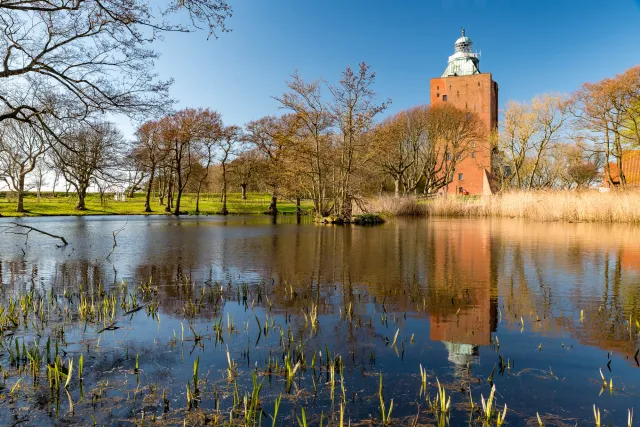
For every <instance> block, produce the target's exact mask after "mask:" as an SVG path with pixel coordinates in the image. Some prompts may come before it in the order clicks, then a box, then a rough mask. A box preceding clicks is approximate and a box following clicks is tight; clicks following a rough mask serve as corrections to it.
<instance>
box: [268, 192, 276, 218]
mask: <svg viewBox="0 0 640 427" xmlns="http://www.w3.org/2000/svg"><path fill="white" fill-rule="evenodd" d="M267 213H268V214H269V215H273V216H276V215H278V196H277V195H276V193H275V192H274V193H273V194H272V195H271V203H270V204H269V209H268V210H267Z"/></svg>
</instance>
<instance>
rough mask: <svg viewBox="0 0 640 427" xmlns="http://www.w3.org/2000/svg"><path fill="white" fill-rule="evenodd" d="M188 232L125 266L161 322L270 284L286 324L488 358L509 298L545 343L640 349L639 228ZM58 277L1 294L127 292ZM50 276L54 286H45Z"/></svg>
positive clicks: (60, 267) (437, 223)
mask: <svg viewBox="0 0 640 427" xmlns="http://www.w3.org/2000/svg"><path fill="white" fill-rule="evenodd" d="M175 227H178V225H176V224H172V225H171V228H175ZM179 229H180V230H179V232H175V230H174V231H172V232H171V233H167V234H166V236H164V235H162V233H161V232H160V231H158V230H157V229H155V230H154V231H153V232H152V231H146V232H145V233H155V234H153V236H155V237H153V238H152V237H150V236H149V237H148V238H141V239H140V242H139V251H138V253H136V255H135V256H132V257H131V259H129V260H127V262H129V263H130V265H129V270H128V271H131V273H130V276H131V277H128V278H127V279H128V280H129V282H130V283H132V284H137V283H140V282H146V281H148V280H149V279H150V278H151V279H152V280H153V283H154V285H155V286H158V288H159V292H160V294H159V299H160V301H161V304H162V305H161V310H167V311H170V312H176V311H179V310H181V309H182V305H183V301H184V300H185V299H188V298H192V297H194V295H192V293H193V290H192V287H191V286H187V284H189V283H195V284H198V285H203V284H204V286H211V285H213V284H214V283H216V282H217V283H221V284H224V285H225V286H226V284H227V283H229V282H232V283H233V284H234V286H237V285H239V284H240V283H242V282H243V281H248V282H251V283H259V282H260V281H261V280H264V281H265V284H268V285H269V286H271V281H270V279H271V278H273V280H274V283H273V286H272V289H270V292H271V294H272V297H273V301H272V302H273V304H274V310H276V311H277V312H280V313H293V314H301V313H302V310H304V309H305V307H307V306H308V303H309V301H310V300H313V301H315V302H316V303H317V304H318V310H319V313H320V314H321V315H322V314H337V313H339V312H341V313H343V314H344V313H346V312H347V310H348V309H349V307H351V310H352V315H353V316H354V318H364V317H366V316H370V315H371V312H372V310H376V312H382V311H383V310H386V311H388V312H395V313H400V314H402V313H405V312H406V313H407V314H408V315H409V316H423V315H427V314H428V315H429V317H430V320H431V322H430V324H431V331H430V333H431V338H432V339H434V340H442V341H448V342H451V343H454V344H456V345H463V344H469V345H474V346H477V345H487V344H489V342H490V340H491V332H492V331H495V329H496V324H497V317H498V315H497V311H498V298H497V297H498V295H500V297H501V299H502V301H501V305H500V307H501V310H502V311H503V312H502V315H503V320H504V321H505V325H506V324H509V323H513V324H514V327H519V319H520V316H523V317H525V318H526V319H527V323H528V324H531V325H532V326H531V327H532V328H535V330H538V331H542V332H545V331H546V332H549V333H551V332H557V331H569V332H570V333H571V334H572V335H573V336H575V337H576V338H578V339H579V340H581V341H583V342H587V343H590V344H594V345H598V346H600V347H602V348H607V349H608V348H614V349H619V350H620V351H625V352H630V351H631V352H633V351H634V350H632V347H634V346H635V345H636V344H635V343H636V340H635V339H630V337H629V333H628V328H625V327H623V324H624V322H628V319H629V316H630V315H632V314H633V316H634V318H635V317H636V314H637V308H636V307H637V302H638V300H639V298H640V288H638V286H637V280H638V278H639V277H640V274H639V273H638V271H637V270H634V268H633V265H634V264H636V263H637V264H638V265H640V244H639V243H638V242H640V230H639V229H637V228H634V227H626V226H619V225H617V226H610V225H597V224H546V223H530V222H529V223H527V222H521V221H507V220H500V221H469V220H451V221H446V220H433V221H426V220H413V221H403V220H398V221H392V222H390V223H388V224H386V225H385V226H382V227H374V228H369V227H338V226H315V225H296V224H280V225H276V226H274V225H271V224H262V225H255V224H254V225H251V224H245V225H243V224H242V223H234V224H225V225H219V224H218V225H215V224H214V225H212V224H209V223H202V224H200V225H198V223H197V222H194V223H188V224H182V225H180V226H179ZM158 236H161V237H162V236H164V237H163V240H162V241H160V242H159V241H158ZM50 263H51V261H50V260H48V259H40V260H35V261H31V260H29V258H28V257H18V258H14V259H3V260H0V281H1V282H2V283H3V285H4V289H5V291H10V290H17V289H20V288H22V287H26V286H45V287H47V288H48V287H53V288H54V290H56V292H59V293H60V292H62V291H63V290H64V289H65V288H67V289H76V288H77V286H78V284H86V285H89V284H95V283H97V282H101V283H102V284H103V285H105V286H109V285H111V284H113V283H114V280H118V281H119V280H121V279H122V277H118V272H117V271H115V270H114V267H113V265H112V264H110V263H108V262H105V261H104V260H96V259H82V258H81V259H77V258H75V259H66V260H63V261H61V262H57V263H55V266H54V267H50ZM52 271H53V272H52ZM44 276H46V277H51V280H48V281H46V282H45V283H44V284H43V285H41V284H40V282H41V281H42V277H44ZM290 286H292V287H293V289H294V291H295V292H297V293H298V294H299V297H298V298H292V296H291V295H290V292H289V287H290ZM305 298H306V300H305ZM262 304H265V302H264V301H263V302H262ZM580 310H584V312H585V322H584V323H580V320H579V312H580ZM536 316H537V317H538V319H539V320H540V321H539V322H535V320H536ZM516 324H517V325H518V326H515V325H516ZM352 327H353V325H350V323H349V322H345V323H344V325H338V326H335V328H336V329H335V330H334V331H332V332H331V333H334V334H336V335H340V338H341V339H344V340H345V342H350V343H354V342H356V343H357V339H358V333H359V332H358V331H355V330H354V329H352ZM460 348H462V347H460ZM465 348H466V347H465Z"/></svg>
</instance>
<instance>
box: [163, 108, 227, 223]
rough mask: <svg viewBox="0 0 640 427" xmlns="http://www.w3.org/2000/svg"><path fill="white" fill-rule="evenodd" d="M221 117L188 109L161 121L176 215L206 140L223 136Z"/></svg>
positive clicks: (199, 110)
mask: <svg viewBox="0 0 640 427" xmlns="http://www.w3.org/2000/svg"><path fill="white" fill-rule="evenodd" d="M220 127H221V119H220V114H218V113H217V112H215V111H211V110H209V109H208V108H207V109H203V108H199V109H194V108H186V109H184V110H181V111H178V112H177V113H175V114H172V115H170V116H167V117H165V118H163V119H162V120H161V121H160V128H161V138H162V139H163V140H164V141H165V143H166V144H167V146H168V151H169V165H170V168H171V171H172V172H173V173H172V175H171V176H170V177H169V186H168V189H169V195H170V196H169V197H168V199H169V200H168V206H169V205H170V200H171V192H172V190H171V187H172V184H173V178H172V177H173V176H175V187H176V198H175V207H174V215H180V213H181V212H180V203H181V200H182V194H183V193H184V191H185V188H186V187H187V185H188V184H189V179H190V178H191V174H192V172H193V171H194V168H195V167H196V166H195V165H196V164H199V163H198V162H199V161H200V159H201V153H202V151H201V146H202V142H203V141H207V140H209V139H210V138H211V137H212V136H213V135H217V134H219V133H220Z"/></svg>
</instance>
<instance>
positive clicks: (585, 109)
mask: <svg viewBox="0 0 640 427" xmlns="http://www.w3.org/2000/svg"><path fill="white" fill-rule="evenodd" d="M639 81H640V67H635V68H632V69H630V70H628V71H626V72H625V73H623V74H621V75H618V76H615V77H614V78H612V79H605V80H603V81H601V82H598V83H595V84H585V85H584V86H583V87H581V88H580V89H579V90H578V91H577V92H576V93H574V94H573V95H572V96H562V95H543V96H539V97H536V98H534V99H533V100H532V101H531V102H528V103H527V102H509V103H508V104H507V106H506V108H505V110H504V112H503V117H502V120H501V126H500V132H499V133H495V134H493V135H487V132H486V125H485V124H484V123H483V122H482V121H481V120H480V119H479V117H478V116H477V115H475V114H472V113H470V112H466V111H462V110H459V109H456V108H454V107H451V106H448V105H446V104H443V105H440V106H418V107H414V108H411V109H408V110H404V111H401V112H400V113H398V114H396V115H394V116H392V117H389V118H386V119H385V120H382V121H381V122H376V120H375V119H376V117H377V116H378V115H379V114H380V113H381V112H382V111H384V109H385V108H386V107H387V105H388V102H389V101H387V102H377V100H376V94H375V92H374V91H373V84H374V82H375V73H373V72H371V70H370V68H369V66H368V65H366V64H364V63H363V64H360V66H359V67H358V69H357V70H356V71H354V70H352V69H351V68H347V69H346V70H345V71H344V72H343V73H342V77H341V79H340V80H339V81H338V83H337V84H335V85H332V84H330V83H326V82H323V81H312V82H306V81H304V80H303V79H302V78H301V77H300V76H299V75H298V74H294V75H293V76H292V79H291V80H290V81H289V82H288V83H287V86H288V91H287V92H286V93H284V94H283V95H282V96H280V97H277V98H275V99H277V100H278V102H279V103H280V105H281V107H282V109H283V110H284V113H283V114H281V115H279V116H275V115H274V116H266V117H262V118H260V119H257V120H254V121H251V122H249V123H247V124H246V125H245V126H244V127H242V128H241V127H238V126H233V125H231V126H228V125H225V124H224V123H223V121H222V116H221V115H220V114H219V113H218V112H215V111H212V110H209V109H202V108H201V109H191V108H187V109H184V110H181V111H178V112H176V113H171V114H167V115H165V116H163V117H162V118H160V119H158V120H151V121H147V122H145V123H143V124H142V125H141V126H140V127H139V128H138V130H137V132H136V139H135V141H132V142H126V141H124V139H123V138H122V136H121V135H120V133H119V132H118V131H117V130H116V129H115V128H114V127H113V126H112V125H110V124H108V123H104V122H97V121H84V122H81V123H80V124H78V123H77V122H70V123H65V124H66V125H64V126H61V125H60V122H55V121H54V122H53V124H52V125H47V127H46V128H45V127H44V126H41V124H38V123H36V124H34V123H32V122H21V121H15V120H13V121H12V120H5V121H2V122H1V123H0V124H1V126H0V171H1V172H0V176H2V178H3V179H4V181H5V183H6V185H7V186H8V187H9V188H10V189H12V190H13V191H15V192H16V193H17V195H18V207H17V208H18V210H19V211H22V210H23V209H24V205H23V195H24V192H25V191H26V190H27V189H28V188H29V186H28V182H29V181H28V180H27V176H28V175H29V174H31V173H33V172H34V171H38V173H37V174H35V175H36V178H35V179H32V180H31V183H33V184H34V185H35V186H36V187H37V188H39V187H41V186H42V180H43V173H42V167H43V165H46V166H47V168H48V169H49V170H50V171H51V172H50V173H49V175H52V176H53V185H54V187H55V184H56V183H57V182H58V180H59V179H60V177H61V178H62V179H63V180H64V181H65V182H66V183H67V184H68V185H70V186H71V187H73V188H74V189H75V192H76V194H77V198H78V203H77V209H84V208H85V196H86V194H87V190H88V189H89V188H90V186H92V185H93V186H94V187H95V188H98V189H99V190H100V191H104V190H105V189H106V188H110V186H112V185H114V184H117V185H120V186H126V187H127V189H128V192H129V196H133V195H134V194H135V192H136V191H137V190H144V194H145V211H147V212H150V211H152V210H153V209H154V203H153V200H154V199H157V202H158V204H159V205H161V206H163V209H164V210H165V211H167V212H173V213H174V214H176V215H178V214H180V212H181V211H180V209H181V200H182V196H183V194H184V193H185V192H190V193H194V194H195V200H196V203H195V210H196V212H199V210H200V195H201V193H202V192H203V191H211V190H212V189H214V190H217V191H219V192H220V194H221V202H222V208H221V213H223V214H226V213H228V209H227V203H226V202H227V192H228V191H229V188H230V187H231V186H234V187H235V188H237V189H239V190H240V191H241V192H242V197H243V198H246V193H247V189H248V188H249V187H252V188H254V189H256V190H260V191H268V192H269V193H270V194H271V199H272V200H271V204H270V206H269V212H270V213H272V214H276V213H277V211H278V210H277V202H278V199H279V198H282V197H284V198H287V199H289V200H296V201H297V202H298V206H299V203H300V199H302V198H308V199H311V200H312V201H313V206H314V211H315V213H316V214H318V215H336V216H340V217H345V218H348V217H349V216H350V215H351V209H352V206H353V204H354V203H355V204H358V203H359V202H360V201H362V200H363V198H365V197H367V196H369V195H371V194H372V193H375V192H379V191H381V190H385V189H389V190H391V191H394V192H395V194H396V195H400V194H414V193H417V192H424V193H426V194H433V193H436V192H438V191H439V190H441V189H442V188H443V187H446V186H447V185H448V184H449V183H450V182H452V181H453V179H454V172H455V170H456V166H457V165H458V164H459V162H461V161H463V160H464V159H466V158H468V157H469V156H470V155H471V154H472V153H473V152H474V151H477V149H478V147H477V145H476V144H484V143H483V142H482V141H487V140H490V141H491V146H492V147H493V148H492V153H493V154H492V159H493V165H492V166H493V168H492V169H493V178H494V183H495V185H496V186H497V187H498V188H500V189H502V190H507V189H512V188H514V189H538V188H551V187H556V188H567V189H570V188H576V187H585V186H589V185H592V184H593V183H594V182H596V181H598V180H599V179H600V177H601V176H602V173H601V171H602V170H604V173H605V179H607V177H608V179H609V180H610V181H612V180H613V177H612V174H611V171H610V170H609V161H612V162H616V163H617V166H618V170H619V171H621V173H620V181H621V184H623V185H624V183H625V176H624V166H625V165H624V163H623V156H622V152H623V151H624V150H625V149H629V148H634V147H640V136H639V135H640V132H638V123H639V121H640V119H639V117H640V108H638V106H640V89H638V88H639V86H640V84H639ZM63 123H64V122H63ZM52 129H55V131H54V132H50V130H52Z"/></svg>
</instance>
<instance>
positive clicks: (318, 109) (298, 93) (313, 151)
mask: <svg viewBox="0 0 640 427" xmlns="http://www.w3.org/2000/svg"><path fill="white" fill-rule="evenodd" d="M287 87H288V88H289V92H287V93H285V94H284V95H282V97H280V98H276V100H277V101H279V102H280V104H281V105H282V108H285V109H287V110H289V111H291V112H293V113H294V114H295V116H296V118H297V122H298V123H299V125H300V130H298V131H297V132H299V133H300V134H301V135H298V136H300V138H299V140H298V141H297V144H296V145H297V147H296V148H297V149H296V155H297V156H298V159H299V160H298V161H300V162H303V163H305V164H306V165H308V173H309V177H310V180H309V181H310V183H311V186H310V193H311V197H312V199H313V203H314V208H315V211H316V215H320V216H325V215H327V214H328V213H329V212H330V210H331V208H330V207H329V206H328V204H327V193H328V190H330V189H329V188H328V187H329V179H328V175H329V170H330V163H331V159H330V156H331V155H332V152H331V127H332V126H333V124H334V116H333V114H332V112H331V110H330V108H329V106H328V105H327V104H326V103H325V102H324V101H323V99H322V90H321V82H320V81H313V82H310V83H306V82H305V81H304V80H302V78H301V77H300V75H299V74H298V73H297V72H296V73H294V74H293V75H292V79H291V80H289V81H288V82H287Z"/></svg>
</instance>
